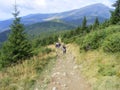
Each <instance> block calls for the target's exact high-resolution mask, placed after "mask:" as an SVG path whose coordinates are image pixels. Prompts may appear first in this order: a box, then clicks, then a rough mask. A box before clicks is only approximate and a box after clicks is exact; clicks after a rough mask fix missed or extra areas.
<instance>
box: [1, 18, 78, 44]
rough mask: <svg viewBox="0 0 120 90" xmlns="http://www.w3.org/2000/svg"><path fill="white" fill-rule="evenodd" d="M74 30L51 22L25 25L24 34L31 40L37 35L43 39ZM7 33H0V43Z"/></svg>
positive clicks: (5, 38)
mask: <svg viewBox="0 0 120 90" xmlns="http://www.w3.org/2000/svg"><path fill="white" fill-rule="evenodd" d="M75 28H76V27H75V26H73V25H69V24H67V23H64V22H62V21H60V20H53V21H47V22H41V23H35V24H32V25H26V26H25V32H27V33H28V35H29V37H30V38H33V37H34V36H38V35H40V36H41V37H43V36H45V35H50V34H53V33H56V32H59V31H63V30H71V29H75ZM9 33H10V30H7V31H4V32H1V33H0V43H2V42H4V41H5V40H7V37H8V35H9Z"/></svg>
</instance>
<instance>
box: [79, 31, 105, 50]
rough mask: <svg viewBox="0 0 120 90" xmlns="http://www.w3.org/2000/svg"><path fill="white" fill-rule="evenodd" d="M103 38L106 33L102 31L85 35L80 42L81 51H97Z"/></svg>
mask: <svg viewBox="0 0 120 90" xmlns="http://www.w3.org/2000/svg"><path fill="white" fill-rule="evenodd" d="M105 37H106V33H104V32H103V31H99V32H93V33H90V34H88V35H86V36H85V37H84V38H83V40H80V41H81V42H80V45H81V49H84V50H85V51H87V50H93V49H97V48H99V47H100V46H101V43H102V42H103V40H104V38H105Z"/></svg>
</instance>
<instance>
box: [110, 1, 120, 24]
mask: <svg viewBox="0 0 120 90" xmlns="http://www.w3.org/2000/svg"><path fill="white" fill-rule="evenodd" d="M113 7H115V10H114V11H112V12H111V18H110V21H111V24H117V23H118V22H120V0H117V1H116V3H114V4H113Z"/></svg>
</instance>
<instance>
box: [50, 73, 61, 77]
mask: <svg viewBox="0 0 120 90" xmlns="http://www.w3.org/2000/svg"><path fill="white" fill-rule="evenodd" d="M56 75H60V72H56V73H53V75H52V76H51V77H55V76H56Z"/></svg>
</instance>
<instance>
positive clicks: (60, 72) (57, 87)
mask: <svg viewBox="0 0 120 90" xmlns="http://www.w3.org/2000/svg"><path fill="white" fill-rule="evenodd" d="M73 52H74V51H71V50H70V48H69V46H67V53H66V54H63V53H62V52H60V49H59V51H58V56H57V61H56V65H55V66H54V68H53V70H52V72H51V76H50V77H51V80H50V83H49V84H48V86H47V89H46V90H91V87H90V85H89V84H88V83H87V82H86V80H85V79H84V78H83V77H82V76H81V75H80V72H79V66H78V65H77V64H76V63H75V56H74V54H73Z"/></svg>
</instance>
